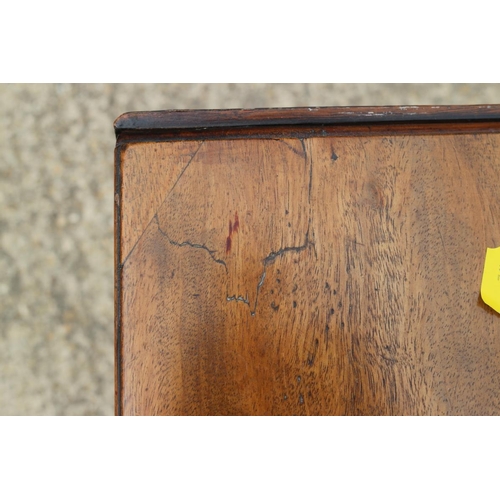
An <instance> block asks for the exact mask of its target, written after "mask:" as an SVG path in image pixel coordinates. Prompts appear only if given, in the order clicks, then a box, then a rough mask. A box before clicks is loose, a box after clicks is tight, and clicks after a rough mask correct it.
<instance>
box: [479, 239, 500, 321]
mask: <svg viewBox="0 0 500 500" xmlns="http://www.w3.org/2000/svg"><path fill="white" fill-rule="evenodd" d="M481 297H482V299H483V300H484V302H485V303H486V304H488V305H489V306H490V307H492V308H493V309H495V311H496V312H497V313H500V247H498V248H487V249H486V260H485V261H484V271H483V281H482V282H481Z"/></svg>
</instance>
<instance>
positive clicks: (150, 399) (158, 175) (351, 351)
mask: <svg viewBox="0 0 500 500" xmlns="http://www.w3.org/2000/svg"><path fill="white" fill-rule="evenodd" d="M499 151H500V135H498V134H496V133H481V134H475V133H473V132H471V133H460V134H435V135H429V134H422V135H417V134H412V135H405V134H399V135H398V134H395V135H385V134H378V133H377V130H376V129H375V130H373V131H372V134H371V135H362V136H356V135H353V136H348V135H340V136H338V137H336V136H334V135H329V136H327V137H322V136H320V137H306V138H288V139H271V138H267V139H263V138H260V139H257V138H252V139H227V138H224V137H222V138H221V139H219V140H204V141H203V140H198V141H196V140H184V141H171V142H148V141H147V140H145V141H139V142H133V143H130V144H124V145H122V146H120V148H118V149H117V196H116V202H117V211H116V229H117V232H116V235H117V249H116V256H117V262H116V267H117V274H116V277H117V324H116V331H117V413H118V414H126V415H134V414H153V415H161V414H168V415H196V414H201V415H215V414H221V415H230V414H235V415H247V414H250V415H289V414H297V415H445V414H448V415H455V414H500V315H498V314H496V313H494V312H493V311H492V310H491V309H489V308H488V307H487V306H485V305H484V304H483V303H482V301H481V299H480V297H479V290H480V282H481V272H482V267H483V263H484V256H485V251H486V247H488V246H489V247H496V246H500V224H499V220H498V214H499V213H500V195H499V193H500V175H499V174H500V155H499Z"/></svg>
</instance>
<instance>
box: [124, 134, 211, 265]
mask: <svg viewBox="0 0 500 500" xmlns="http://www.w3.org/2000/svg"><path fill="white" fill-rule="evenodd" d="M204 142H205V141H201V142H200V145H199V146H198V148H197V149H196V151H195V152H194V153H193V154H192V155H191V158H190V159H189V161H188V162H187V163H186V165H185V166H184V168H183V169H182V170H181V173H180V174H179V175H178V177H177V179H176V180H175V182H174V184H173V186H172V187H171V188H170V190H169V191H168V193H167V194H166V195H165V198H163V200H162V202H161V203H160V205H159V206H158V208H157V209H156V211H155V214H154V215H153V217H151V220H150V221H149V222H148V223H147V225H146V227H145V228H144V230H143V231H142V233H141V234H140V236H139V237H138V238H137V240H136V241H135V243H134V244H133V246H132V248H131V249H130V252H129V253H128V254H127V256H126V257H125V259H123V261H122V262H121V264H120V267H123V266H124V265H125V262H126V261H127V259H128V258H129V257H130V255H132V252H133V251H134V250H135V247H136V246H137V244H138V243H139V241H141V239H142V238H143V236H144V234H145V233H146V231H147V229H148V228H149V226H150V225H151V223H152V222H153V220H154V219H155V217H156V219H157V220H158V212H159V211H160V209H161V207H162V206H163V205H164V204H165V202H166V201H167V199H168V197H169V196H170V194H171V193H172V191H173V190H174V188H175V186H177V183H178V182H179V180H180V179H181V177H182V176H183V174H184V172H185V171H186V170H187V168H188V167H189V165H191V162H192V161H193V160H194V158H195V156H196V155H197V154H198V151H199V150H200V148H201V146H203V144H204Z"/></svg>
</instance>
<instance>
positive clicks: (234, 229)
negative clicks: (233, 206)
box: [233, 212, 240, 233]
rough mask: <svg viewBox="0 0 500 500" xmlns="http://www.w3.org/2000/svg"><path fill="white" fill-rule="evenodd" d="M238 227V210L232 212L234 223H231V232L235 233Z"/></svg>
mask: <svg viewBox="0 0 500 500" xmlns="http://www.w3.org/2000/svg"><path fill="white" fill-rule="evenodd" d="M239 227H240V220H239V219H238V212H235V213H234V225H233V232H234V233H237V232H238V228H239Z"/></svg>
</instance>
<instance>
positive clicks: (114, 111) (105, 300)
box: [0, 84, 500, 415]
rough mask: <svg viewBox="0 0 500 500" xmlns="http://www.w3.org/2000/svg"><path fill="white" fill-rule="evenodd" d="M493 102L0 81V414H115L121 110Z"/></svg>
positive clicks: (316, 87) (425, 93)
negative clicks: (116, 124)
mask: <svg viewBox="0 0 500 500" xmlns="http://www.w3.org/2000/svg"><path fill="white" fill-rule="evenodd" d="M498 103H500V85H499V84H488V85H486V84H485V85H482V84H96V85H87V84H86V85H69V84H53V85H45V84H43V85H31V84H30V85H27V84H8V85H5V84H2V85H0V415H112V414H113V411H114V402H113V397H114V380H113V377H114V373H113V363H114V353H113V314H114V311H113V307H114V305H113V148H114V142H115V138H114V131H113V121H114V119H115V118H116V117H118V116H119V115H120V114H122V113H124V112H126V111H138V110H142V111H144V110H158V109H183V108H191V109H202V108H253V107H291V106H348V105H349V106H358V105H366V106H368V105H417V104H498Z"/></svg>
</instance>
